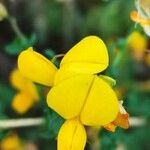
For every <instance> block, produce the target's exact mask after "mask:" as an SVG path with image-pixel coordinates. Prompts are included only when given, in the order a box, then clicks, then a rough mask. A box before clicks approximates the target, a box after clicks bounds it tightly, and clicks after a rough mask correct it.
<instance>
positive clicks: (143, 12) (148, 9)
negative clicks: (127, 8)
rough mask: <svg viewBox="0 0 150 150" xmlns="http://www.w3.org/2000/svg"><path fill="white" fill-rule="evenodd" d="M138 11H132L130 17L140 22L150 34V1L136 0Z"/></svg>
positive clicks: (149, 34)
mask: <svg viewBox="0 0 150 150" xmlns="http://www.w3.org/2000/svg"><path fill="white" fill-rule="evenodd" d="M135 2H136V8H137V11H132V12H131V14H130V17H131V19H132V20H133V21H135V22H136V23H139V24H140V25H141V26H142V27H143V29H144V31H145V33H146V34H147V35H148V36H150V1H149V0H136V1H135Z"/></svg>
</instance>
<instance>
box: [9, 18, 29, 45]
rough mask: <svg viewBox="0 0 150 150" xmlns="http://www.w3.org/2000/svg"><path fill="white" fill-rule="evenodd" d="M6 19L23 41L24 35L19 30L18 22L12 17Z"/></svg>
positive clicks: (24, 39)
mask: <svg viewBox="0 0 150 150" xmlns="http://www.w3.org/2000/svg"><path fill="white" fill-rule="evenodd" d="M8 20H9V22H10V25H11V27H12V29H13V30H14V32H15V34H16V35H17V36H18V38H20V39H21V40H22V41H23V42H24V41H26V37H25V35H24V34H23V33H22V32H21V30H20V28H19V26H18V23H17V21H16V19H15V18H14V17H8Z"/></svg>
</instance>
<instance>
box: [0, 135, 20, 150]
mask: <svg viewBox="0 0 150 150" xmlns="http://www.w3.org/2000/svg"><path fill="white" fill-rule="evenodd" d="M0 149H1V150H23V149H22V145H21V141H20V140H19V138H18V136H17V135H16V134H12V135H9V136H7V137H6V138H4V139H3V140H2V141H1V142H0Z"/></svg>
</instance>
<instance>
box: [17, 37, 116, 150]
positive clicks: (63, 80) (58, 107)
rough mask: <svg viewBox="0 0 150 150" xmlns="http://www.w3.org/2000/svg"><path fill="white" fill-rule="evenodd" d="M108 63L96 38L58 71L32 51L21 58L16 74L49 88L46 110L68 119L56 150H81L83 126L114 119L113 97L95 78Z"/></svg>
mask: <svg viewBox="0 0 150 150" xmlns="http://www.w3.org/2000/svg"><path fill="white" fill-rule="evenodd" d="M108 63H109V58H108V52H107V48H106V46H105V44H104V43H103V41H102V40H101V39H99V38H98V37H96V36H89V37H86V38H84V39H83V40H81V41H80V42H79V43H78V44H76V45H75V46H74V47H73V48H71V50H69V51H68V53H67V54H66V55H65V56H64V58H63V59H62V61H61V63H60V68H59V69H58V70H57V68H56V67H55V66H54V65H53V64H52V62H50V61H49V60H48V59H46V58H44V57H43V56H42V55H40V54H38V53H37V52H35V51H33V49H32V48H29V49H27V50H25V51H23V52H22V53H21V54H20V56H19V58H18V67H19V70H20V71H21V72H22V73H23V74H24V75H25V76H26V77H28V78H30V79H31V80H33V81H35V82H38V83H41V84H43V85H47V86H52V88H51V90H50V92H49V93H48V96H47V103H48V106H49V107H51V108H52V109H53V110H55V111H56V112H57V113H58V114H59V115H61V116H62V117H63V118H65V119H67V121H66V122H65V123H64V124H63V126H62V127H61V129H60V131H59V134H58V149H59V150H64V149H65V150H77V149H78V150H83V149H84V146H85V141H86V134H85V129H84V125H87V126H104V125H106V124H108V123H110V122H112V121H113V120H114V119H115V118H116V116H117V114H118V111H119V106H118V100H117V97H116V94H115V92H114V91H113V90H112V88H111V86H110V85H109V84H108V83H107V82H106V81H105V80H104V77H101V76H97V73H100V72H102V71H103V70H105V69H106V68H107V66H108ZM107 80H108V78H107Z"/></svg>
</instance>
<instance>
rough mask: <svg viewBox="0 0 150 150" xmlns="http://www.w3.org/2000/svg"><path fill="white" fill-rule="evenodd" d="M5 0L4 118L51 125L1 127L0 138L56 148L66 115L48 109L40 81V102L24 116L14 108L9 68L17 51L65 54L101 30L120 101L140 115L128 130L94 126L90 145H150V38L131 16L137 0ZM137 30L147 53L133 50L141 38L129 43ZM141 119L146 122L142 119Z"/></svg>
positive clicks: (0, 66) (0, 68) (1, 54)
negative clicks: (31, 49) (30, 49)
mask: <svg viewBox="0 0 150 150" xmlns="http://www.w3.org/2000/svg"><path fill="white" fill-rule="evenodd" d="M0 2H1V3H3V4H4V6H5V7H6V9H7V12H8V16H7V18H4V19H3V20H2V21H0V119H11V118H18V119H19V118H28V117H44V118H45V119H46V124H44V125H41V126H37V127H27V128H15V129H7V130H1V129H0V139H1V141H2V140H3V139H5V137H6V136H7V135H9V134H12V133H15V134H17V135H18V137H19V138H20V139H21V141H23V143H28V144H29V143H31V144H32V146H30V147H28V148H26V150H56V137H57V133H58V130H59V128H60V126H61V124H62V123H63V119H62V118H61V117H60V116H58V115H57V114H56V113H55V112H53V111H52V110H50V109H49V108H48V106H47V104H46V102H45V97H44V90H45V89H43V88H42V87H41V86H39V85H37V88H38V90H39V93H40V95H41V101H40V102H39V103H38V104H36V105H35V106H34V107H33V108H32V109H31V110H29V112H28V113H26V114H24V115H19V114H17V113H16V112H15V111H13V110H12V108H11V102H12V98H13V96H14V95H15V93H16V90H15V89H14V88H13V87H12V86H11V84H10V81H9V76H10V73H11V71H12V70H13V69H14V68H15V67H16V62H17V56H18V54H19V53H20V52H21V51H22V50H24V49H26V48H28V47H29V46H33V47H34V49H35V50H37V51H39V52H40V53H42V54H43V55H45V56H46V57H47V58H49V59H52V58H53V57H54V55H56V54H60V53H66V52H67V51H68V50H69V49H70V48H71V47H72V46H73V45H74V44H75V43H77V42H78V41H80V40H81V39H82V38H83V37H85V36H88V35H97V36H99V37H100V38H102V39H103V41H104V42H105V43H106V45H107V47H108V50H109V55H110V66H109V68H108V69H107V70H106V71H105V72H103V73H105V74H106V75H110V76H111V77H112V78H114V79H115V80H116V81H117V85H116V87H115V90H116V91H117V93H118V97H119V100H124V106H125V108H126V110H127V112H128V113H129V114H130V117H131V118H132V119H135V118H136V119H137V120H138V119H139V120H138V121H137V122H136V121H133V122H132V123H133V124H132V125H131V127H130V128H129V129H127V130H124V129H120V128H118V129H117V130H116V132H115V133H110V132H108V131H106V130H104V129H100V131H96V133H95V132H94V131H93V132H92V133H93V136H94V137H96V136H97V135H98V138H93V140H92V139H90V138H89V141H88V142H87V146H86V150H149V149H150V126H149V125H150V122H149V120H150V56H149V52H150V51H149V48H150V38H149V37H148V36H147V35H146V34H145V33H144V32H143V30H142V28H141V27H140V26H139V25H135V23H134V22H133V21H132V20H131V19H130V12H131V11H132V10H134V9H136V8H135V1H134V0H32V1H31V0H1V1H0ZM134 31H138V32H139V33H140V34H141V36H142V38H144V40H145V41H146V43H147V44H146V47H144V50H143V51H142V50H141V51H142V54H141V53H140V54H139V53H136V52H137V51H136V50H135V49H137V48H135V49H134V46H135V45H136V44H137V45H139V44H138V42H140V41H139V40H138V39H136V38H137V37H135V40H137V43H136V42H135V43H136V44H135V43H134V44H133V45H132V46H129V43H128V37H129V36H130V35H131V34H132V32H134ZM135 47H136V46H135ZM133 49H134V50H133ZM139 49H140V48H139ZM139 55H140V56H139ZM141 55H142V56H141ZM137 57H138V58H137ZM139 57H140V58H139ZM58 63H59V60H58ZM141 120H144V121H143V122H142V123H141V124H140V121H141ZM98 144H100V146H99V147H98V148H97V145H98ZM16 150H17V149H16Z"/></svg>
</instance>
